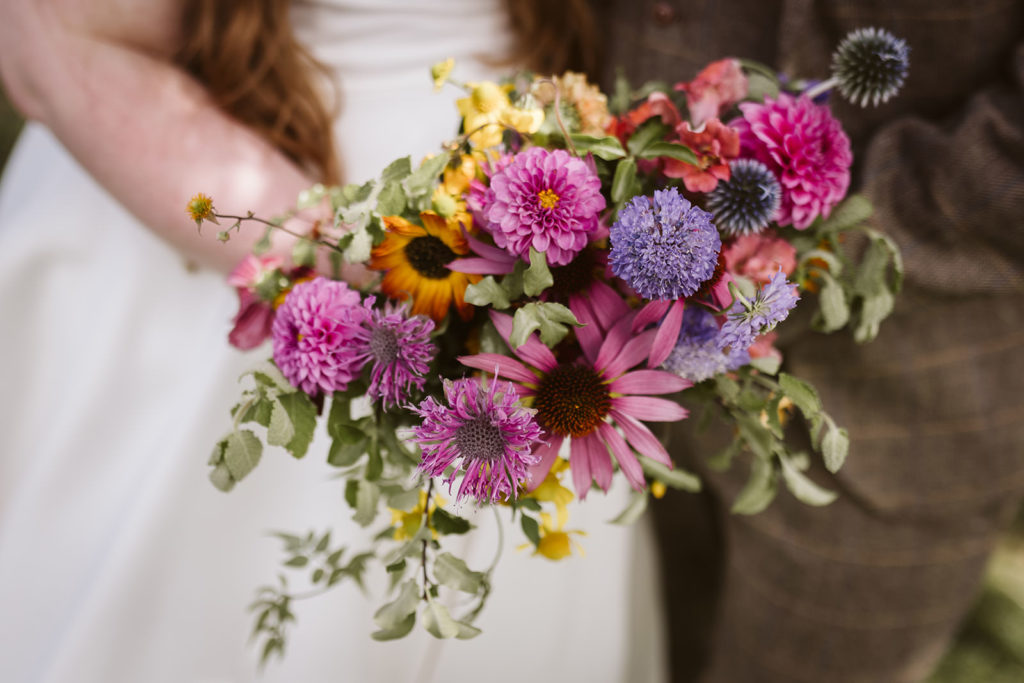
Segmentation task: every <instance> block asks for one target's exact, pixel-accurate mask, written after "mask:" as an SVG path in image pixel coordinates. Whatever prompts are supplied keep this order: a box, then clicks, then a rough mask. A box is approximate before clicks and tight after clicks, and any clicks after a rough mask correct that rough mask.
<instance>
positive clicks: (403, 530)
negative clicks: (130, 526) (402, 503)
mask: <svg viewBox="0 0 1024 683" xmlns="http://www.w3.org/2000/svg"><path fill="white" fill-rule="evenodd" d="M444 504H445V500H444V498H442V497H441V496H434V509H435V510H436V509H437V508H439V507H443V506H444ZM388 509H389V510H391V525H392V526H394V527H395V533H394V539H395V540H396V541H407V540H409V539H410V538H412V537H413V536H415V535H416V532H417V531H419V530H420V527H421V526H423V517H424V512H426V509H427V492H426V491H420V500H419V502H418V503H417V504H416V506H415V507H414V508H413V509H411V510H396V509H394V508H388ZM430 535H431V536H432V537H433V538H434V539H435V540H436V539H437V532H436V531H434V530H433V529H431V530H430Z"/></svg>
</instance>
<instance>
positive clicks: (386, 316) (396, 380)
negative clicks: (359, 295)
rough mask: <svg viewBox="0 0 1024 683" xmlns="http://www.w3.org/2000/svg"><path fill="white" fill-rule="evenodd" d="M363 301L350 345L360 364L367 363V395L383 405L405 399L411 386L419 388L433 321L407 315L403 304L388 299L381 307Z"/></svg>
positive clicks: (431, 351) (430, 346) (430, 355)
mask: <svg viewBox="0 0 1024 683" xmlns="http://www.w3.org/2000/svg"><path fill="white" fill-rule="evenodd" d="M373 304H374V299H373V297H370V298H368V299H367V301H366V311H367V316H366V319H365V320H364V322H363V324H362V326H360V327H359V329H357V330H356V331H355V334H354V337H353V344H354V348H355V353H356V359H357V360H358V362H359V364H360V366H362V365H363V364H364V363H370V364H371V368H370V387H369V389H368V390H367V392H366V393H367V395H368V396H369V397H370V399H371V400H373V401H381V402H382V403H383V404H384V408H385V409H387V408H388V407H389V406H392V405H396V404H399V403H402V402H404V401H406V400H408V398H409V394H410V392H411V391H412V389H413V387H415V388H416V389H422V388H423V382H424V375H426V374H427V370H429V369H430V361H431V360H432V359H433V358H434V353H436V352H437V347H436V346H434V344H433V342H431V341H430V333H431V332H432V331H433V330H434V321H433V320H431V319H430V318H428V317H426V316H423V315H414V316H412V317H408V316H407V314H406V309H407V306H406V305H404V304H403V305H401V306H398V307H396V306H394V305H393V304H391V303H390V302H388V303H387V304H385V306H384V308H383V309H379V308H373Z"/></svg>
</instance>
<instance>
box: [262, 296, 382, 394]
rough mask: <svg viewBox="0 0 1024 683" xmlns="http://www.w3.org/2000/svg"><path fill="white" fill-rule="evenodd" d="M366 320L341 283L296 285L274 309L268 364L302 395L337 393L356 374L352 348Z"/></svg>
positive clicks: (357, 364) (357, 365)
mask: <svg viewBox="0 0 1024 683" xmlns="http://www.w3.org/2000/svg"><path fill="white" fill-rule="evenodd" d="M366 316H367V313H366V309H365V308H363V307H362V306H361V305H360V299H359V293H358V292H356V291H354V290H351V289H349V288H348V285H347V284H345V283H344V282H337V281H335V280H328V279H327V278H323V277H318V278H317V279H315V280H311V281H309V282H301V283H299V284H297V285H295V287H294V288H293V289H292V291H291V292H289V293H288V296H287V297H286V298H285V300H284V303H283V304H281V306H280V307H279V308H278V309H277V315H276V317H275V318H274V328H273V338H274V362H275V363H277V367H278V368H280V369H281V372H282V373H284V376H285V377H286V378H287V379H288V381H289V382H291V383H292V385H293V386H296V387H298V388H300V389H302V390H303V391H305V392H306V393H307V394H310V395H315V394H317V393H319V392H324V393H327V394H329V393H332V392H335V391H343V390H345V389H346V388H347V387H348V383H349V381H351V380H352V378H353V377H355V375H356V374H358V373H359V371H360V370H361V369H362V365H361V363H360V360H359V356H358V354H357V353H356V350H355V347H354V342H355V340H356V335H357V333H358V330H359V325H360V324H361V323H362V322H363V321H364V320H365V319H366Z"/></svg>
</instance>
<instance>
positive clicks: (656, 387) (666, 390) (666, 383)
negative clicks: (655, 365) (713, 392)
mask: <svg viewBox="0 0 1024 683" xmlns="http://www.w3.org/2000/svg"><path fill="white" fill-rule="evenodd" d="M692 386H693V382H690V381H689V380H686V379H683V378H682V377H680V376H678V375H673V374H672V373H671V372H665V371H664V370H635V371H633V372H627V373H626V374H625V375H622V376H621V377H619V378H618V379H616V380H615V381H614V382H612V383H611V385H610V386H609V387H608V388H609V389H610V390H611V392H612V393H615V394H644V395H648V394H674V393H675V392H677V391H682V390H683V389H686V388H688V387H692Z"/></svg>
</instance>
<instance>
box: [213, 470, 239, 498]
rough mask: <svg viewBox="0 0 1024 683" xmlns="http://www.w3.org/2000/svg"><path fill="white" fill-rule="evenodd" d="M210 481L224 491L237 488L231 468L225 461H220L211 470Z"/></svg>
mask: <svg viewBox="0 0 1024 683" xmlns="http://www.w3.org/2000/svg"><path fill="white" fill-rule="evenodd" d="M210 483H211V484H213V485H214V486H215V487H217V489H218V490H219V491H223V492H224V493H227V492H228V491H230V490H231V489H233V488H235V479H234V477H232V476H231V470H229V469H228V466H227V465H225V464H224V463H219V464H218V465H217V466H216V467H214V468H213V469H212V470H210Z"/></svg>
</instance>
